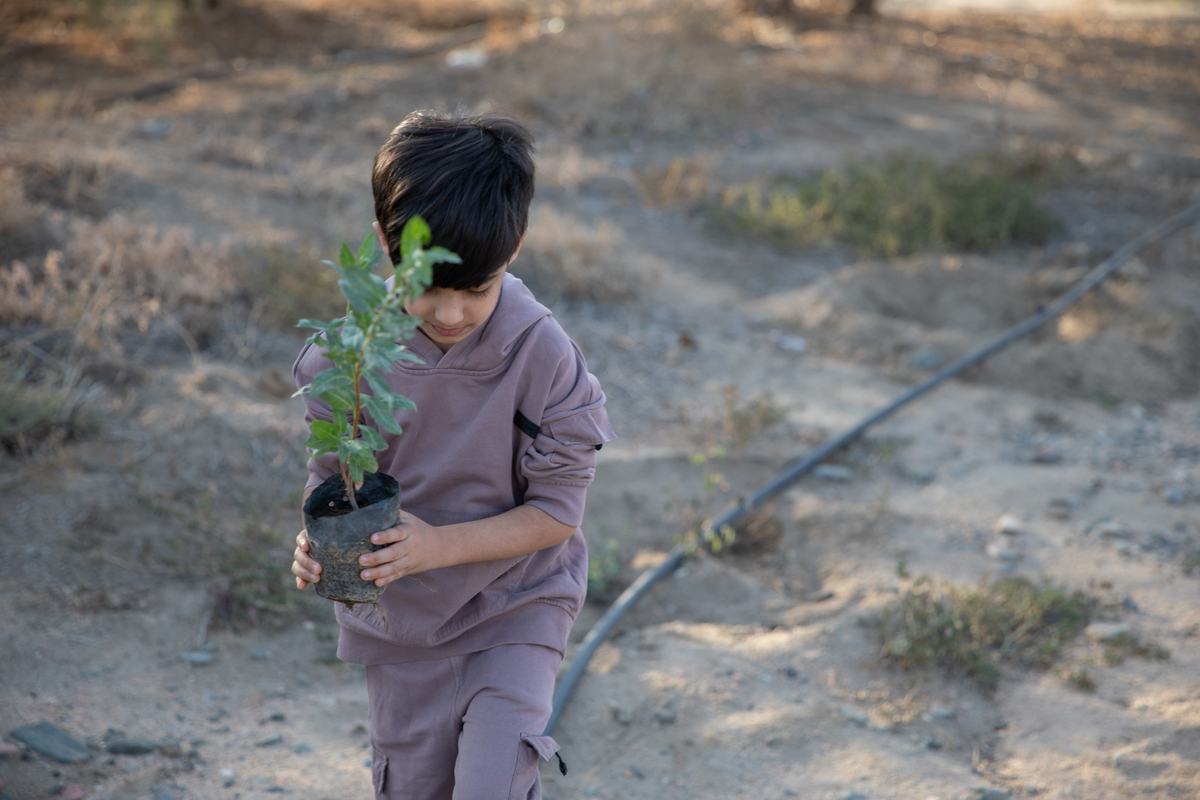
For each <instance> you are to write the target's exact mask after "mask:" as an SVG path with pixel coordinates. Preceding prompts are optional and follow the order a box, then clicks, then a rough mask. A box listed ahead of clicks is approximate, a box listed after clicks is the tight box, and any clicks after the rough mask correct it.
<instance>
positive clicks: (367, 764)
mask: <svg viewBox="0 0 1200 800" xmlns="http://www.w3.org/2000/svg"><path fill="white" fill-rule="evenodd" d="M342 485H343V486H344V485H345V484H342ZM373 763H375V762H373V761H372V760H371V759H369V758H364V759H363V766H364V767H366V768H368V769H370V768H371V764H373Z"/></svg>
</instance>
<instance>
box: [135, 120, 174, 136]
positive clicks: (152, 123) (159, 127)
mask: <svg viewBox="0 0 1200 800" xmlns="http://www.w3.org/2000/svg"><path fill="white" fill-rule="evenodd" d="M137 132H138V134H140V135H142V136H147V137H149V138H151V139H165V138H166V136H167V134H168V133H170V132H171V123H169V122H167V121H166V120H165V119H144V120H142V121H141V122H139V123H138V124H137Z"/></svg>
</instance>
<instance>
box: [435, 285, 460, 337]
mask: <svg viewBox="0 0 1200 800" xmlns="http://www.w3.org/2000/svg"><path fill="white" fill-rule="evenodd" d="M454 294H457V292H455V293H454ZM433 316H434V319H435V320H436V321H437V324H438V326H439V327H442V328H456V327H458V324H459V323H460V322H462V321H463V307H462V300H461V298H459V297H453V296H452V297H446V298H444V299H442V300H441V301H440V302H439V303H438V304H437V307H436V308H435V309H434V313H433Z"/></svg>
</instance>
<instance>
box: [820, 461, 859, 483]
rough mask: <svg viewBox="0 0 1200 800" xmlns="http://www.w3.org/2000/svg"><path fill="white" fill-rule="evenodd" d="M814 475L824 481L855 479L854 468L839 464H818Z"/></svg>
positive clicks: (842, 481) (837, 481) (835, 481)
mask: <svg viewBox="0 0 1200 800" xmlns="http://www.w3.org/2000/svg"><path fill="white" fill-rule="evenodd" d="M813 476H814V477H817V478H820V479H821V480H823V481H833V482H834V483H847V482H849V481H851V480H853V479H854V470H852V469H850V468H849V467H843V466H841V465H839V464H818V465H817V468H816V469H814V470H813Z"/></svg>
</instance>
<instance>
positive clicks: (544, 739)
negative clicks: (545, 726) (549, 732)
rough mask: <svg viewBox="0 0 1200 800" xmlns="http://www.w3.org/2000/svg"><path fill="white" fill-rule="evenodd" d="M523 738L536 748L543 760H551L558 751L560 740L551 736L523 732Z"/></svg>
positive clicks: (526, 742)
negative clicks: (555, 739)
mask: <svg viewBox="0 0 1200 800" xmlns="http://www.w3.org/2000/svg"><path fill="white" fill-rule="evenodd" d="M521 740H522V741H524V742H525V744H527V745H529V746H530V747H532V748H533V749H534V750H536V751H537V754H538V755H539V756H541V758H542V760H543V761H549V760H550V759H551V757H553V755H554V754H555V753H557V752H558V742H556V741H554V739H553V738H551V737H549V736H534V735H533V734H532V733H522V734H521Z"/></svg>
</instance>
